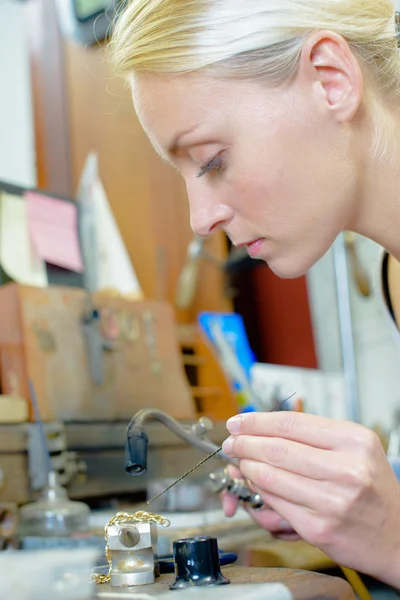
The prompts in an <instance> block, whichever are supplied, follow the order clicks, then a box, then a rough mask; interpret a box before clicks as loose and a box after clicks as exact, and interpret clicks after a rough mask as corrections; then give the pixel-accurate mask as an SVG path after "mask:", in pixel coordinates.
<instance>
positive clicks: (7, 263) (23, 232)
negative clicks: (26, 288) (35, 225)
mask: <svg viewBox="0 0 400 600" xmlns="http://www.w3.org/2000/svg"><path fill="white" fill-rule="evenodd" d="M0 263H1V265H2V267H3V269H4V271H5V272H6V273H7V275H8V276H9V277H10V278H11V279H13V280H14V281H16V282H17V283H20V284H23V285H33V286H36V287H42V288H43V287H47V285H48V279H47V270H46V265H45V263H44V261H43V260H41V259H40V258H39V257H38V255H37V254H36V251H35V250H34V247H33V245H32V242H31V239H30V235H29V228H28V211H27V203H26V201H25V200H24V198H21V197H20V196H15V195H12V194H7V193H5V192H2V193H1V194H0Z"/></svg>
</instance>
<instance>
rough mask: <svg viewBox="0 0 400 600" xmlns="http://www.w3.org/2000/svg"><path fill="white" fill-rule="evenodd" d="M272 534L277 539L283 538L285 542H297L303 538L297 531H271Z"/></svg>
mask: <svg viewBox="0 0 400 600" xmlns="http://www.w3.org/2000/svg"><path fill="white" fill-rule="evenodd" d="M271 535H272V537H273V538H275V539H276V540H283V541H285V542H296V541H297V540H301V537H300V536H299V534H298V533H296V532H295V531H294V532H293V533H285V532H284V531H283V532H278V533H272V532H271Z"/></svg>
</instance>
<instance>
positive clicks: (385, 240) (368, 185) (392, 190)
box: [349, 112, 400, 261]
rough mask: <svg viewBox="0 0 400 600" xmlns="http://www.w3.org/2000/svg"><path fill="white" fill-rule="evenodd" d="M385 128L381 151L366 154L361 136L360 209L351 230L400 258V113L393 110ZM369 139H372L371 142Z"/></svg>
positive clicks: (358, 204)
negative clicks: (375, 153)
mask: <svg viewBox="0 0 400 600" xmlns="http://www.w3.org/2000/svg"><path fill="white" fill-rule="evenodd" d="M386 129H387V131H382V136H381V144H382V150H381V152H380V153H379V152H378V153H377V154H378V155H377V156H372V152H371V153H370V154H369V155H368V156H367V157H365V148H366V147H368V146H366V145H365V143H366V142H367V143H369V144H370V143H371V142H370V140H371V130H370V133H369V135H368V134H367V139H366V138H365V137H364V136H361V137H360V148H361V151H360V155H363V158H362V159H361V161H360V162H361V164H362V167H361V168H360V174H361V175H360V186H359V188H360V194H359V197H358V200H357V210H356V214H355V215H354V217H353V220H352V223H351V224H350V227H349V229H351V230H352V231H355V232H356V233H359V234H361V235H363V236H365V237H368V238H370V239H372V240H374V241H375V242H377V243H378V244H379V245H381V246H383V247H384V248H385V249H386V250H387V251H388V252H389V253H390V254H392V255H393V256H394V257H395V258H396V259H397V260H399V261H400V114H399V113H398V112H392V113H390V121H389V122H388V124H387V127H386ZM368 139H369V142H368Z"/></svg>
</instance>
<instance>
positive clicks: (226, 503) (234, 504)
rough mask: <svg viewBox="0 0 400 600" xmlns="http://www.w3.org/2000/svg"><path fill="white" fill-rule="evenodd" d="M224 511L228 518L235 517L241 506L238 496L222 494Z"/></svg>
mask: <svg viewBox="0 0 400 600" xmlns="http://www.w3.org/2000/svg"><path fill="white" fill-rule="evenodd" d="M221 502H222V509H223V511H224V514H225V516H226V517H233V516H234V515H235V514H236V511H237V509H238V506H239V500H238V499H237V497H236V496H232V494H228V492H222V494H221Z"/></svg>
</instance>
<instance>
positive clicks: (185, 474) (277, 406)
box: [146, 392, 296, 506]
mask: <svg viewBox="0 0 400 600" xmlns="http://www.w3.org/2000/svg"><path fill="white" fill-rule="evenodd" d="M295 395H296V392H294V393H293V394H291V395H290V396H289V397H288V398H285V399H284V400H282V401H281V402H279V403H278V404H277V405H276V406H275V407H274V408H272V409H271V410H270V411H268V412H275V411H277V410H280V409H281V407H282V406H283V405H284V404H285V402H288V400H290V398H293V396H295ZM221 450H222V448H218V449H217V450H215V451H214V452H212V453H211V454H208V455H207V456H206V457H205V458H203V459H202V460H201V461H200V462H198V463H197V464H196V465H194V467H192V468H191V469H189V471H186V473H184V474H183V475H182V476H181V477H179V479H177V480H176V481H173V482H172V483H171V484H170V485H169V486H168V487H166V488H165V489H164V490H162V491H161V492H159V493H158V494H156V495H155V496H153V498H150V500H148V501H147V502H146V506H149V504H151V503H152V502H154V501H155V500H158V498H160V496H162V495H163V494H165V492H168V491H169V490H170V489H171V488H173V487H174V486H175V485H176V484H177V483H179V482H180V481H182V479H185V478H186V477H187V476H188V475H190V474H191V473H193V471H196V469H198V468H199V467H201V466H202V465H204V463H206V462H207V461H209V460H210V458H213V457H214V456H216V455H217V454H218V453H219V452H221Z"/></svg>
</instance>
